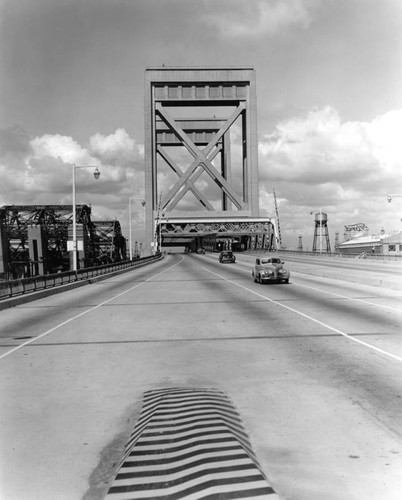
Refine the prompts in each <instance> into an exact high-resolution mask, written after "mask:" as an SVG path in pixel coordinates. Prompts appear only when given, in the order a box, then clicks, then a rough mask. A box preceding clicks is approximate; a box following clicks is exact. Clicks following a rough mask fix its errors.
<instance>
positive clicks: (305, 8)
mask: <svg viewBox="0 0 402 500" xmlns="http://www.w3.org/2000/svg"><path fill="white" fill-rule="evenodd" d="M205 4H206V9H205V12H206V13H205V14H204V15H203V16H201V18H202V19H204V21H205V22H206V23H207V24H208V25H210V26H213V27H214V28H215V29H217V30H218V32H219V33H220V34H221V36H223V37H224V38H236V37H240V38H243V37H244V38H246V37H247V38H250V37H255V38H256V37H260V36H262V35H265V34H268V35H272V34H278V33H281V32H282V31H283V30H286V29H288V28H292V27H295V26H300V27H302V28H306V27H307V26H309V24H310V23H311V22H312V20H313V17H314V10H315V9H316V7H317V4H316V3H314V2H312V1H311V0H249V1H247V2H244V1H243V0H221V1H219V2H216V1H214V0H207V1H206V2H205Z"/></svg>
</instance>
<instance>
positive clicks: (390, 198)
mask: <svg viewBox="0 0 402 500" xmlns="http://www.w3.org/2000/svg"><path fill="white" fill-rule="evenodd" d="M387 201H388V203H391V201H392V196H391V195H390V194H389V195H388V196H387Z"/></svg>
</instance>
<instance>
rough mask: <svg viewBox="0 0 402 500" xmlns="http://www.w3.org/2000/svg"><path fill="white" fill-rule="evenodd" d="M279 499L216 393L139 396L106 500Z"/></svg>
mask: <svg viewBox="0 0 402 500" xmlns="http://www.w3.org/2000/svg"><path fill="white" fill-rule="evenodd" d="M145 498H147V499H151V498H152V499H160V500H162V499H163V500H176V499H181V498H185V499H190V500H195V499H207V498H208V499H218V498H219V499H220V500H224V499H226V500H228V499H234V498H237V499H245V498H266V499H269V500H274V499H279V497H278V495H277V494H276V493H275V491H274V489H273V488H272V487H271V486H270V485H269V483H268V481H267V479H266V477H265V475H264V473H263V472H262V469H261V467H260V465H259V464H258V462H257V459H256V457H255V454H254V452H253V450H252V448H251V445H250V442H249V439H248V436H247V434H246V432H245V430H244V428H243V425H242V422H241V420H240V417H239V414H238V413H237V411H236V409H235V408H234V406H233V404H232V403H231V401H230V399H229V398H228V397H227V396H226V395H225V393H224V392H222V391H219V390H217V389H210V388H209V389H203V388H201V389H194V388H180V387H179V388H169V389H160V390H153V391H147V392H145V393H144V398H143V407H142V411H141V415H140V417H139V419H138V422H137V424H136V426H135V428H134V430H133V432H132V434H131V436H130V438H129V440H128V442H127V444H126V450H125V454H124V457H123V459H122V461H121V463H120V466H119V468H118V471H117V474H116V476H115V478H114V481H113V483H112V485H111V487H110V489H109V492H108V494H107V495H106V500H128V499H132V500H139V499H145Z"/></svg>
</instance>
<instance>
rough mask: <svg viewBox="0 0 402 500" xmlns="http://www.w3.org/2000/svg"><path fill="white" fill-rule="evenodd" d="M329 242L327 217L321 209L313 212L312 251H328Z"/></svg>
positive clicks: (329, 248)
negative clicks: (315, 212)
mask: <svg viewBox="0 0 402 500" xmlns="http://www.w3.org/2000/svg"><path fill="white" fill-rule="evenodd" d="M330 251H331V244H330V242H329V234H328V217H327V214H325V213H324V212H321V210H320V211H319V212H318V213H317V214H315V219H314V239H313V252H320V253H321V252H330Z"/></svg>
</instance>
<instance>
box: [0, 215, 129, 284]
mask: <svg viewBox="0 0 402 500" xmlns="http://www.w3.org/2000/svg"><path fill="white" fill-rule="evenodd" d="M72 219H73V208H72V205H9V206H3V207H1V208H0V277H3V278H5V279H13V278H14V279H15V278H23V277H29V276H37V275H41V274H51V273H55V272H59V271H67V270H69V269H70V267H71V266H70V253H71V252H68V241H69V240H72ZM76 219H77V232H78V233H77V234H78V239H80V240H81V241H82V242H83V250H82V251H80V252H78V254H79V261H80V266H81V267H90V266H93V265H98V264H107V263H110V262H116V261H120V260H123V259H125V253H126V249H125V248H126V245H125V239H124V237H123V236H122V234H121V228H120V223H119V222H118V221H117V220H114V221H99V222H96V221H92V220H91V208H90V207H89V206H88V205H77V206H76Z"/></svg>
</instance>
